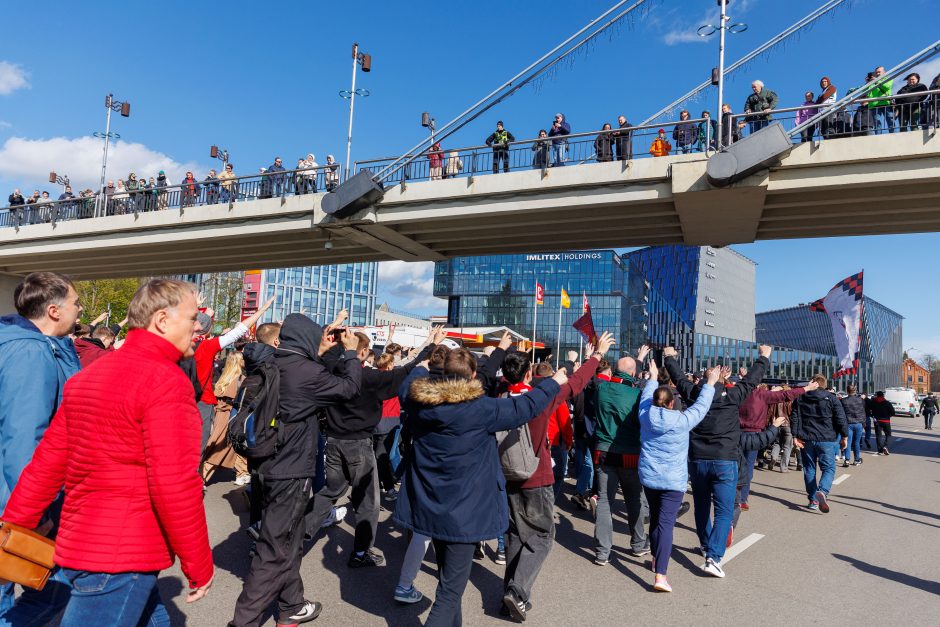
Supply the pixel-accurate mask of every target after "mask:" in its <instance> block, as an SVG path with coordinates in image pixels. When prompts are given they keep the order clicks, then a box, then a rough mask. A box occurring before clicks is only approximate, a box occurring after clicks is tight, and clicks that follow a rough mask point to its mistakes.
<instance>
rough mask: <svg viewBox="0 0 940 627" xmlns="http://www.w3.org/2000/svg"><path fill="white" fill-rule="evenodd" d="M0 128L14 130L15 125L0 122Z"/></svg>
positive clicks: (3, 121)
mask: <svg viewBox="0 0 940 627" xmlns="http://www.w3.org/2000/svg"><path fill="white" fill-rule="evenodd" d="M0 128H13V125H12V124H10V123H9V122H7V121H6V120H0Z"/></svg>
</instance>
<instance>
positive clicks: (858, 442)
mask: <svg viewBox="0 0 940 627" xmlns="http://www.w3.org/2000/svg"><path fill="white" fill-rule="evenodd" d="M849 451H852V455H853V456H854V459H853V460H852V461H854V462H857V461H858V460H860V459H861V458H862V423H860V422H859V423H855V424H850V425H849V442H848V444H847V445H846V447H845V453H846V455H845V459H846V461H848V459H849V456H848V452H849Z"/></svg>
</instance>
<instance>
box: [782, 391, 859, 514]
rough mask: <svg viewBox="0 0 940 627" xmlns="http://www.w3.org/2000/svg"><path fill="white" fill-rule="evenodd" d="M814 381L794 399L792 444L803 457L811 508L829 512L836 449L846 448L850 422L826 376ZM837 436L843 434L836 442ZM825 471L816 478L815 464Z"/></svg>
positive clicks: (791, 428) (804, 479) (834, 472)
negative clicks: (806, 390) (828, 386)
mask: <svg viewBox="0 0 940 627" xmlns="http://www.w3.org/2000/svg"><path fill="white" fill-rule="evenodd" d="M811 381H813V382H815V383H816V384H818V385H819V388H818V389H816V390H813V391H811V392H807V393H806V394H803V395H802V396H800V397H799V398H797V399H796V400H795V401H794V402H793V413H792V414H790V430H791V431H792V432H793V444H794V445H795V446H796V447H797V448H798V449H800V453H801V456H802V458H803V482H804V483H805V484H806V496H807V497H808V498H809V505H808V507H809V509H811V510H814V511H817V510H818V511H820V512H823V513H826V512H828V511H829V500H828V496H829V490H830V489H831V488H832V480H833V478H835V476H836V450H837V447H839V448H845V445H846V442H847V441H848V436H849V425H848V421H847V420H846V418H845V411H844V410H843V408H842V403H841V402H839V399H838V398H837V397H836V395H835V394H833V393H832V392H829V391H828V390H827V389H826V384H827V381H826V377H824V376H823V375H821V374H817V375H815V376H813V378H812V379H811ZM836 438H840V440H839V442H836ZM817 465H818V466H819V470H820V471H821V472H822V476H821V477H820V478H819V482H818V483H817V481H816V466H817Z"/></svg>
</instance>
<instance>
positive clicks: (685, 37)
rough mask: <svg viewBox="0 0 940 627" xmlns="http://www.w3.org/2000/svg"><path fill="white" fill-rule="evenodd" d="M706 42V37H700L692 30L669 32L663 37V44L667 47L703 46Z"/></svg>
mask: <svg viewBox="0 0 940 627" xmlns="http://www.w3.org/2000/svg"><path fill="white" fill-rule="evenodd" d="M707 41H708V37H701V36H699V34H698V33H697V32H695V31H694V30H671V31H669V32H668V33H666V34H665V36H663V42H664V43H665V44H666V45H667V46H674V45H676V44H691V43H699V44H704V43H706V42H707Z"/></svg>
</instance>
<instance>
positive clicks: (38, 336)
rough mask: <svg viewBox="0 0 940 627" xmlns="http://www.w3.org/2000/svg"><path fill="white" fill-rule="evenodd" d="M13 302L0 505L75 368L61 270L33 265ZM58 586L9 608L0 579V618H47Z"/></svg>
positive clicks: (2, 330)
mask: <svg viewBox="0 0 940 627" xmlns="http://www.w3.org/2000/svg"><path fill="white" fill-rule="evenodd" d="M13 302H14V303H15V305H16V311H17V313H16V314H13V315H9V316H3V317H0V468H2V476H0V512H2V511H3V510H4V509H5V508H6V505H7V500H8V499H9V498H10V493H11V492H13V488H14V487H16V482H17V480H18V479H19V477H20V473H21V472H22V471H23V468H25V467H26V465H27V464H28V463H29V460H30V459H31V458H32V456H33V451H34V450H35V449H36V446H37V445H38V444H39V440H41V439H42V435H43V433H45V431H46V428H47V427H48V426H49V421H50V420H52V416H53V415H54V414H55V412H56V410H57V409H58V407H59V403H60V402H61V401H62V388H63V387H65V382H66V381H67V380H68V379H69V377H71V376H72V375H74V374H75V373H76V372H78V370H79V368H80V366H79V361H78V355H77V354H76V353H75V346H74V345H73V344H72V340H71V339H70V338H69V337H68V335H69V333H71V332H72V329H73V328H74V327H75V322H76V320H78V316H79V314H81V312H82V306H81V303H80V302H79V298H78V293H77V292H76V291H75V286H74V285H73V284H72V281H70V280H69V279H68V277H65V276H63V275H61V274H56V273H54V272H33V273H32V274H30V275H28V276H27V277H26V278H25V279H23V281H22V282H21V283H20V284H19V285H17V286H16V289H15V290H14V291H13ZM62 588H64V586H61V585H55V584H53V583H52V582H50V585H47V586H46V588H45V589H44V590H43V591H42V592H34V591H32V590H26V591H25V592H24V593H23V595H22V596H21V597H20V600H19V601H18V602H17V606H16V608H13V609H11V608H12V606H13V585H12V584H7V585H3V586H0V626H2V625H7V624H12V623H10V622H8V621H14V622H15V620H16V619H15V618H14V617H13V614H14V613H17V615H19V613H20V612H24V614H23V616H33V617H34V618H35V617H36V616H38V615H39V614H38V613H39V612H44V611H48V612H53V613H51V614H49V615H48V617H49V618H50V619H51V618H52V616H54V615H55V612H57V611H58V609H60V608H61V607H63V606H64V605H65V603H66V602H67V601H68V593H69V591H68V590H64V591H63V590H62ZM57 593H58V594H57ZM39 622H42V621H39Z"/></svg>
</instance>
